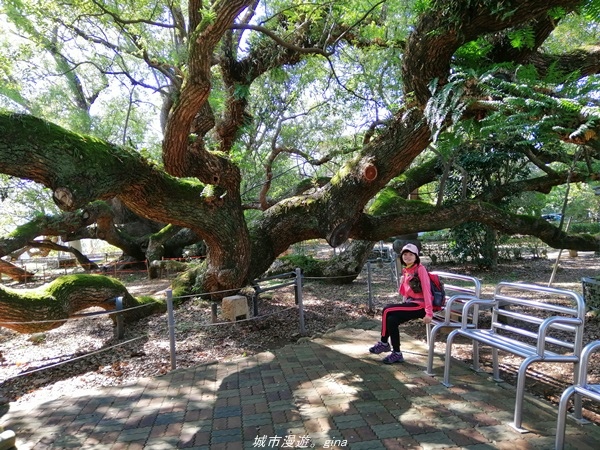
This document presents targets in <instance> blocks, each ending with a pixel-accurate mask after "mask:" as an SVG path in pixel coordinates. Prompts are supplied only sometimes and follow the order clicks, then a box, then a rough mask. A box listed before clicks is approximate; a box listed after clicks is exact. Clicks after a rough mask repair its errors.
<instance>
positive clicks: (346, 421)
mask: <svg viewBox="0 0 600 450" xmlns="http://www.w3.org/2000/svg"><path fill="white" fill-rule="evenodd" d="M361 326H362V327H364V328H371V329H360V328H356V329H355V328H352V329H350V328H348V329H340V330H338V331H335V332H333V333H329V334H327V335H325V336H324V337H322V338H319V339H315V340H311V341H305V342H302V343H299V344H295V345H289V346H287V347H285V348H282V349H279V350H276V351H274V352H272V353H271V352H266V353H261V354H259V355H256V356H252V357H247V358H243V359H238V360H235V361H226V362H219V363H215V364H207V365H202V366H199V367H197V368H193V369H183V370H176V371H174V372H172V373H170V374H168V375H165V376H162V377H158V378H152V379H142V380H139V382H138V383H136V384H134V385H130V386H120V387H111V388H105V389H98V390H95V391H93V392H90V393H89V394H85V395H79V396H76V397H63V398H60V399H57V400H53V401H50V402H47V403H43V404H34V405H29V406H28V407H27V408H25V407H21V409H11V410H9V412H8V413H6V414H5V415H4V416H3V417H2V418H0V425H3V426H4V427H5V428H6V429H10V430H13V431H15V432H16V434H17V448H18V449H19V450H24V449H35V450H42V449H111V450H114V449H173V448H193V449H212V450H218V449H254V448H311V446H313V447H312V448H318V449H321V448H336V449H352V450H359V449H365V450H376V449H446V448H450V449H473V450H482V449H510V450H513V449H530V448H531V449H552V448H554V429H555V427H556V408H555V407H553V406H551V405H549V404H548V403H545V402H543V401H540V400H536V399H533V398H530V397H528V398H527V400H526V402H525V410H524V414H523V416H524V422H523V425H524V426H525V427H526V428H528V429H530V430H532V431H531V432H530V433H526V434H519V433H517V432H515V431H513V430H512V428H510V427H509V426H508V425H507V424H508V423H509V422H510V421H511V420H512V418H513V407H514V390H513V389H512V388H511V387H510V386H507V385H504V384H500V385H497V384H496V383H494V382H492V381H491V380H489V376H486V375H485V374H476V373H474V372H472V371H471V370H469V369H468V368H467V367H466V366H464V365H461V364H456V365H454V364H453V370H452V381H453V383H454V384H455V386H454V387H453V388H451V389H447V388H446V387H444V386H443V385H441V384H440V379H439V378H433V377H430V376H427V375H425V373H424V372H423V370H424V367H425V360H426V349H425V347H424V345H423V344H422V343H420V342H414V341H411V340H410V339H409V338H408V337H403V351H404V356H405V359H406V362H405V363H404V364H395V365H392V366H387V365H384V364H381V363H380V359H381V358H380V356H377V355H371V354H369V353H368V352H367V348H368V347H369V346H370V345H372V344H373V342H375V341H376V340H377V339H378V335H379V333H378V324H377V323H376V322H364V323H363V324H362V325H361ZM436 364H437V366H438V368H437V369H436V370H437V372H438V373H439V375H440V378H441V372H442V370H441V361H440V359H439V358H437V359H436ZM567 432H568V434H567V448H573V449H578V450H587V449H589V450H597V449H599V448H600V427H598V426H596V425H593V424H590V425H586V426H583V427H582V426H579V425H577V424H575V423H574V422H572V421H569V422H568V424H567Z"/></svg>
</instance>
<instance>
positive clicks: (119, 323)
mask: <svg viewBox="0 0 600 450" xmlns="http://www.w3.org/2000/svg"><path fill="white" fill-rule="evenodd" d="M382 262H383V263H388V264H390V269H389V270H390V274H391V280H392V281H397V268H396V261H395V258H388V259H387V260H383V261H382V259H381V258H377V259H375V260H368V261H367V262H366V264H365V266H364V267H363V271H364V269H366V280H367V293H366V294H367V305H368V308H369V311H373V309H374V301H373V297H374V289H373V281H372V272H373V263H375V264H377V267H379V268H382V267H383V265H382ZM361 272H362V271H361ZM359 275H360V274H358V275H356V274H354V275H343V276H334V277H304V276H303V274H302V270H301V269H299V268H297V269H295V271H294V272H288V273H285V274H280V275H274V276H271V277H266V278H262V279H258V280H254V281H253V282H252V283H251V286H244V287H242V288H238V289H228V290H223V291H218V292H211V293H207V294H210V295H214V294H228V293H235V292H240V291H242V290H243V289H247V288H248V287H251V288H253V289H254V293H253V294H252V295H251V296H250V298H249V300H250V301H251V304H252V312H253V316H252V317H247V318H245V319H240V320H235V321H234V322H232V321H221V322H218V321H217V320H215V318H216V306H217V301H211V309H213V311H212V313H213V314H212V319H213V321H212V323H204V324H198V325H197V328H204V327H215V326H231V325H232V323H235V324H238V323H244V322H251V321H257V320H264V319H265V318H268V317H271V316H276V315H279V314H282V313H286V312H289V311H292V310H297V311H298V327H299V333H300V335H301V336H305V335H306V325H305V308H304V300H303V282H304V281H311V280H315V281H323V280H335V279H341V278H351V277H354V278H358V277H359ZM270 282H278V283H277V284H270ZM289 286H293V287H294V297H295V299H294V303H295V304H294V306H291V307H288V308H285V309H283V310H280V311H276V312H273V313H270V314H262V315H261V314H259V311H258V298H259V296H260V294H262V293H264V292H267V291H272V290H278V289H283V288H285V287H289ZM198 297H201V295H198V294H191V295H185V296H177V297H174V296H173V292H172V290H170V289H169V290H167V291H166V305H167V328H168V341H169V354H170V365H171V370H175V369H176V368H177V346H176V319H175V308H174V301H175V300H178V299H179V300H181V299H189V298H198ZM114 304H115V309H113V310H109V311H94V312H89V313H82V314H75V315H73V316H71V317H68V318H61V319H50V320H40V321H30V322H0V326H3V325H10V324H35V323H56V322H67V321H72V320H81V319H89V318H92V319H100V318H103V317H105V316H109V317H113V318H114V319H115V328H114V337H115V339H117V340H121V339H123V337H124V328H125V327H124V324H123V314H124V313H128V312H131V311H132V310H135V309H139V308H145V307H148V306H152V304H144V305H138V306H133V307H129V308H123V298H122V297H117V298H115V299H114ZM148 337H149V336H148V334H143V335H141V336H137V337H133V338H131V339H128V340H127V341H123V342H118V343H116V344H113V345H110V346H107V347H104V348H101V349H99V350H95V351H92V352H89V353H86V354H84V355H79V356H77V357H74V358H70V359H66V360H63V361H60V362H57V363H54V364H50V365H45V366H42V367H37V368H33V369H30V370H27V371H24V372H22V373H20V374H18V375H15V376H13V377H12V378H18V377H22V376H25V375H30V374H32V373H36V372H40V371H43V370H49V369H52V368H55V367H58V366H61V365H65V364H67V363H70V362H74V361H78V360H81V359H84V358H87V357H90V356H93V355H96V354H99V353H102V352H107V351H111V350H113V349H115V348H117V347H122V346H125V345H128V344H130V343H133V342H136V341H139V340H141V339H145V338H148Z"/></svg>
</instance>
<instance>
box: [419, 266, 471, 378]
mask: <svg viewBox="0 0 600 450" xmlns="http://www.w3.org/2000/svg"><path fill="white" fill-rule="evenodd" d="M431 273H435V274H436V275H438V276H439V277H440V280H442V282H443V283H444V288H445V291H446V304H445V306H444V308H443V309H441V310H439V311H435V312H434V314H433V321H432V322H431V323H428V324H427V325H426V336H427V347H428V349H429V351H428V355H427V369H426V370H425V373H427V375H433V356H434V352H435V340H436V337H437V335H438V333H439V332H440V330H442V329H445V328H453V329H456V328H460V327H461V324H462V321H461V320H462V314H463V307H464V305H465V303H466V302H467V301H469V300H474V299H478V298H480V295H481V282H480V281H479V279H477V278H474V277H470V276H468V275H461V274H456V273H448V272H438V271H432V272H431ZM478 316H479V307H478V306H477V305H476V306H475V307H474V308H473V310H472V313H471V314H470V316H469V317H468V319H467V320H468V322H469V325H468V326H469V327H473V328H475V327H477V321H478ZM478 364H479V346H478V345H477V343H474V344H473V368H474V369H475V370H479V367H478Z"/></svg>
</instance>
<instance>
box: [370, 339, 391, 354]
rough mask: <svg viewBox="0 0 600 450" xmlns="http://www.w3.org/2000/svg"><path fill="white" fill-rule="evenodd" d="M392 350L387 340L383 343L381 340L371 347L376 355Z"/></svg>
mask: <svg viewBox="0 0 600 450" xmlns="http://www.w3.org/2000/svg"><path fill="white" fill-rule="evenodd" d="M390 350H391V347H390V344H388V343H387V342H386V343H383V342H381V341H379V342H377V344H375V345H374V346H373V347H371V348H370V349H369V351H370V352H371V353H375V354H376V355H379V354H380V353H383V352H389V351H390Z"/></svg>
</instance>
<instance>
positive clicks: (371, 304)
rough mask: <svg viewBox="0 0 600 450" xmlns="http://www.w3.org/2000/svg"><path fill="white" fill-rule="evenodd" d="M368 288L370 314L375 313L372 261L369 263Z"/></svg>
mask: <svg viewBox="0 0 600 450" xmlns="http://www.w3.org/2000/svg"><path fill="white" fill-rule="evenodd" d="M367 287H368V291H369V312H370V311H373V289H372V287H371V261H367Z"/></svg>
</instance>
